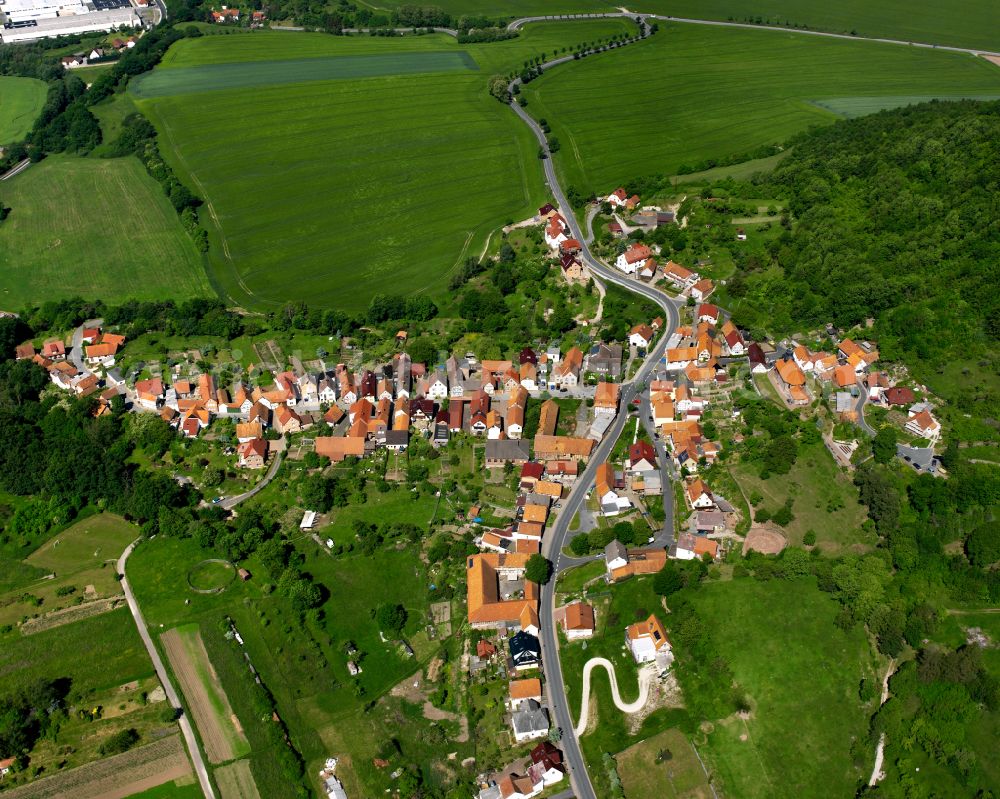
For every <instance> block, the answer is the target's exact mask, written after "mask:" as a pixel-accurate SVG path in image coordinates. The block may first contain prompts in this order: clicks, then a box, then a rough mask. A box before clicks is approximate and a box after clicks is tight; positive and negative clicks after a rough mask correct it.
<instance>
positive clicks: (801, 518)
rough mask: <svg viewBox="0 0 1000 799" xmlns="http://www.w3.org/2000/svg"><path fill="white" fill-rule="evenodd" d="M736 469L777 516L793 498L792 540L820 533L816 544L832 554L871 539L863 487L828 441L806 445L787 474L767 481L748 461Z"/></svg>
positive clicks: (739, 479) (745, 487)
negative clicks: (841, 464)
mask: <svg viewBox="0 0 1000 799" xmlns="http://www.w3.org/2000/svg"><path fill="white" fill-rule="evenodd" d="M730 473H731V474H732V475H733V477H734V478H735V479H736V481H737V482H738V483H739V484H740V488H742V489H743V493H744V494H745V495H746V496H747V497H748V498H749V497H751V496H752V495H753V494H754V493H755V492H758V493H760V494H761V496H763V498H764V500H763V502H761V503H760V504H759V505H758V506H757V507H758V508H765V509H767V510H768V511H770V512H771V513H772V514H773V513H774V512H775V511H776V510H778V509H779V508H780V507H781V506H782V505H784V504H785V501H786V499H787V498H788V497H791V498H792V500H793V504H792V514H793V515H794V518H793V519H792V521H791V522H789V524H788V525H787V526H786V527H785V528H783V530H784V533H785V536H786V538H788V541H789V543H790V544H793V545H796V546H800V545H801V544H802V537H803V536H804V535H805V534H806V531H808V530H812V531H814V532H815V533H816V543H817V544H819V545H821V546H822V548H823V551H824V552H826V553H827V554H835V553H840V552H843V551H844V550H847V549H857V548H858V546H861V547H864V546H865V545H866V544H867V543H869V537H868V536H867V535H866V534H865V533H864V532H863V531H862V530H861V525H862V524H863V523H864V521H865V509H864V506H863V505H861V504H859V503H858V491H857V489H856V488H855V487H854V484H853V483H852V482H851V478H850V477H849V476H848V475H846V474H844V473H843V472H842V471H841V470H840V468H839V467H838V466H837V464H836V463H834V460H833V456H832V455H830V453H829V452H828V451H827V449H826V447H824V446H823V444H822V443H819V444H813V445H811V446H808V447H804V448H802V449H801V450H800V452H799V456H798V459H797V460H796V461H795V465H794V466H792V470H791V471H790V472H789V473H788V474H786V475H771V477H770V478H768V479H767V480H761V479H760V477H759V473H760V467H759V466H758V465H756V464H743V463H737V464H734V465H733V466H732V467H731V468H730Z"/></svg>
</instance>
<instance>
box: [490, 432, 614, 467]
mask: <svg viewBox="0 0 1000 799" xmlns="http://www.w3.org/2000/svg"><path fill="white" fill-rule="evenodd" d="M595 444H596V442H595V441H594V440H593V439H592V438H576V437H574V436H549V435H542V434H541V433H539V434H538V435H536V436H535V457H536V458H537V459H538V460H563V459H568V458H570V459H576V460H583V461H586V460H587V459H588V458H589V457H590V453H591V452H592V451H593V449H594V445H595ZM488 454H489V452H488V451H487V455H488ZM525 460H527V458H525Z"/></svg>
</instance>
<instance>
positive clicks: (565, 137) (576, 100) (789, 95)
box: [525, 25, 1000, 193]
mask: <svg viewBox="0 0 1000 799" xmlns="http://www.w3.org/2000/svg"><path fill="white" fill-rule="evenodd" d="M643 76H648V77H649V79H648V80H647V79H642V78H643ZM874 76H877V79H873V78H874ZM997 93H1000V69H998V68H997V67H995V66H993V65H992V64H990V63H988V62H987V61H985V60H983V59H977V58H974V57H973V56H967V55H962V54H954V53H944V52H934V51H933V50H927V49H916V48H906V47H900V46H897V45H884V44H875V43H871V42H851V41H843V40H836V39H823V38H820V37H811V36H803V35H797V34H793V33H788V34H785V33H772V32H766V31H752V30H740V29H726V28H710V27H704V26H698V25H662V26H661V30H660V31H659V33H657V34H656V35H655V36H653V37H651V38H650V39H649V40H647V41H645V42H641V43H639V44H636V45H633V46H631V47H627V48H624V49H621V50H617V51H614V52H611V53H606V54H603V55H600V56H597V57H592V58H588V59H586V60H584V61H583V62H582V63H578V64H577V63H574V64H572V65H570V66H568V67H564V68H560V69H556V70H553V71H552V72H551V73H549V74H548V75H546V76H544V77H542V78H540V79H538V80H536V81H533V82H532V83H530V84H529V85H528V86H527V87H526V89H525V94H526V95H527V97H528V99H529V105H528V109H529V110H530V111H531V113H532V114H533V115H534V116H535V117H536V118H541V117H544V118H546V119H548V121H549V122H550V124H551V125H552V129H553V132H554V134H555V135H556V136H557V137H558V138H559V141H560V143H561V145H562V147H561V149H560V151H559V153H558V154H557V155H556V162H557V165H558V167H559V169H560V171H561V172H562V174H563V176H564V178H565V182H566V184H567V185H568V186H576V187H578V188H581V189H585V190H594V191H597V192H598V193H606V192H608V191H611V190H613V189H614V187H615V186H617V185H618V184H619V183H621V182H623V181H627V180H629V179H631V178H634V177H638V176H642V175H648V174H650V173H658V172H659V173H663V174H668V175H669V174H673V173H675V172H676V171H677V168H678V167H679V166H681V165H682V164H691V165H695V164H698V163H700V162H702V161H703V160H705V159H707V158H720V157H724V156H732V155H738V154H742V153H746V152H748V151H751V150H753V149H755V148H757V147H760V146H762V145H766V144H776V143H781V142H783V141H785V140H786V139H787V138H788V137H789V136H791V135H792V134H794V133H796V132H798V131H802V130H805V129H807V128H808V127H809V126H811V125H822V124H827V123H830V122H833V121H835V120H836V119H837V118H838V117H837V115H836V114H834V113H833V112H832V111H828V110H825V109H823V108H820V107H819V106H818V105H817V103H822V102H826V101H831V102H833V103H835V104H837V105H838V107H840V108H841V109H842V112H851V111H852V109H858V108H859V107H860V104H861V103H862V102H863V103H868V104H869V106H868V107H869V108H871V109H874V108H876V107H879V106H885V105H889V104H898V102H901V101H904V100H905V99H906V98H911V97H915V96H918V95H919V96H920V97H930V96H943V97H957V96H979V95H984V94H987V95H989V94H997ZM844 98H847V100H848V101H849V102H848V103H847V104H845V102H844ZM609 129H613V130H614V135H609Z"/></svg>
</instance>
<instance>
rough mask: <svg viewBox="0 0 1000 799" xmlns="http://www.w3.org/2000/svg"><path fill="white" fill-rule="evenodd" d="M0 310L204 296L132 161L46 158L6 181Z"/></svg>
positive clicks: (189, 252)
mask: <svg viewBox="0 0 1000 799" xmlns="http://www.w3.org/2000/svg"><path fill="white" fill-rule="evenodd" d="M2 197H3V203H4V205H6V206H9V207H10V208H11V209H12V210H11V212H10V216H9V217H8V218H7V220H6V221H5V222H4V223H3V225H0V264H3V266H0V284H2V285H3V293H2V295H0V304H2V305H3V306H4V307H7V308H20V307H21V306H22V305H24V304H26V303H31V302H44V301H46V300H57V299H63V298H67V297H76V296H81V295H82V296H86V297H91V298H94V297H100V298H101V299H103V300H104V301H105V302H112V303H113V302H116V301H122V300H126V299H130V298H136V299H147V300H152V299H163V298H164V297H166V296H169V297H176V298H178V299H180V298H187V297H195V296H206V295H208V294H209V293H210V289H209V287H208V281H207V280H206V277H205V271H204V268H203V266H202V257H201V256H200V255H199V254H198V252H197V250H196V249H195V246H194V244H193V242H192V241H191V239H190V237H189V236H188V235H187V233H185V232H184V229H183V228H182V227H181V223H180V220H179V219H178V217H177V214H176V213H174V209H173V208H172V207H171V205H170V203H169V202H168V201H167V198H166V197H165V196H164V194H163V191H162V190H161V189H160V187H159V185H158V184H157V183H156V182H155V181H154V180H153V179H152V178H151V177H149V175H147V174H146V171H145V170H144V169H143V167H142V165H141V164H140V163H139V162H138V161H137V160H136V159H135V158H131V157H129V158H118V159H113V160H97V159H85V158H78V157H75V156H66V155H59V156H52V157H50V158H47V159H45V160H44V161H42V162H41V163H38V164H35V165H33V166H31V167H30V168H29V169H28V170H26V171H25V172H24V173H22V174H20V175H18V176H17V177H15V178H12V179H11V180H9V181H6V182H5V183H4V184H3V191H2Z"/></svg>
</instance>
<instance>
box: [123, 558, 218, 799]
mask: <svg viewBox="0 0 1000 799" xmlns="http://www.w3.org/2000/svg"><path fill="white" fill-rule="evenodd" d="M141 540H142V539H141V538H139V539H136V540H135V541H133V542H132V543H131V544H129V545H128V546H127V547H126V548H125V551H124V552H122V555H121V557H120V558H118V573H119V574H120V575H121V577H122V590H123V591H124V592H125V600H126V601H127V602H128V609H129V610H130V611H132V618H133V619H135V626H136V627H137V628H138V629H139V637H140V638H142V643H143V645H144V646H145V647H146V651H147V652H148V653H149V659H150V660H152V661H153V668H154V669H155V670H156V676H157V677H159V679H160V684H161V685H162V686H163V690H164V692H166V694H167V701H168V702H169V703H170V706H171V707H174V708H177V709H183V705H182V704H181V700H180V697H179V696H178V694H177V691H176V690H174V684H173V683H172V682H170V675H169V674H168V673H167V669H166V667H165V666H164V665H163V659H162V658H161V657H160V652H159V650H157V648H156V644H155V643H153V638H152V636H150V634H149V629H148V628H147V627H146V620H145V619H144V618H143V616H142V611H140V610H139V603H138V602H137V601H136V598H135V594H134V593H133V592H132V585H131V584H130V583H129V580H128V575H127V574H126V573H125V565H126V563H127V562H128V559H129V555H131V554H132V550H133V549H135V547H136V544H138V543H139V542H140V541H141ZM177 723H178V724H180V727H181V733H183V735H184V741H185V742H186V743H187V748H188V754H189V755H190V756H191V763H192V764H193V765H194V770H195V773H196V774H197V775H198V782H199V783H200V784H201V790H202V793H204V794H205V799H215V789H214V788H213V787H212V783H211V781H210V780H209V778H208V769H207V768H206V766H205V761H204V759H202V756H201V750H200V749H199V748H198V740H197V739H196V738H195V735H194V729H193V728H192V727H191V720H190V719H189V718H188V716H187V714H186V713H181V716H180V718H178V719H177Z"/></svg>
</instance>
